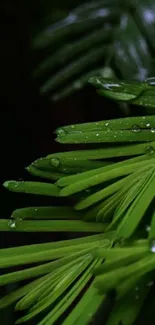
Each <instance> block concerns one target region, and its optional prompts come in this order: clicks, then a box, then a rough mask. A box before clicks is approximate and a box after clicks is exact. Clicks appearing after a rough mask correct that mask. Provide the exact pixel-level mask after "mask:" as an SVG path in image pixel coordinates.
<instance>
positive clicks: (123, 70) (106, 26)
mask: <svg viewBox="0 0 155 325" xmlns="http://www.w3.org/2000/svg"><path fill="white" fill-rule="evenodd" d="M50 13H51V15H50ZM48 14H49V17H50V18H48V20H47V19H46V18H45V17H44V18H42V24H41V27H40V28H37V32H36V33H35V35H34V37H33V38H32V52H33V56H34V61H35V64H34V72H33V78H34V79H35V80H37V82H38V85H39V88H40V93H41V94H42V95H47V96H48V97H49V98H50V99H52V100H59V99H61V98H64V97H66V96H69V95H70V94H72V93H73V92H75V91H77V90H79V89H82V88H83V87H84V86H85V85H86V84H87V80H88V79H89V78H90V77H93V76H94V75H98V76H101V77H106V76H107V77H113V76H116V77H117V78H120V79H125V80H129V81H131V80H133V79H134V80H137V81H143V80H144V79H146V78H148V77H151V76H153V75H154V72H155V65H154V49H155V45H154V33H155V6H154V1H153V0H147V2H146V1H145V0H137V1H132V0H130V1H125V0H111V1H107V0H102V1H90V2H88V3H85V4H82V5H79V6H78V7H76V8H74V9H72V11H70V12H69V13H68V14H66V16H65V17H64V18H63V19H60V20H59V19H58V21H56V22H55V20H53V18H52V17H53V16H52V15H54V13H53V8H50V7H49V8H48Z"/></svg>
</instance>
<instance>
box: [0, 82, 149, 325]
mask: <svg viewBox="0 0 155 325" xmlns="http://www.w3.org/2000/svg"><path fill="white" fill-rule="evenodd" d="M97 80H99V81H100V88H101V89H102V90H101V91H102V92H103V95H107V93H104V92H105V91H106V92H108V93H109V95H108V96H110V97H112V99H116V98H115V94H116V87H115V86H113V84H114V82H115V81H108V85H110V86H109V87H110V89H107V80H104V79H98V78H93V83H95V85H96V81H97ZM97 85H98V83H97ZM150 87H151V89H152V90H151V92H152V94H153V86H152V85H148V83H147V85H146V84H145V83H136V84H133V83H131V84H130V83H122V82H121V83H120V88H119V90H120V91H119V92H117V94H119V99H120V100H125V96H124V94H125V95H126V94H130V96H132V100H131V104H132V103H133V102H134V103H135V101H137V104H138V105H143V102H144V98H145V100H147V101H148V103H149V102H150V101H151V103H152V104H153V95H151V96H152V97H151V98H150V97H149V96H148V89H150ZM133 96H134V100H133ZM141 98H142V99H143V100H141ZM154 106H155V105H154ZM154 129H155V116H154V115H152V116H140V117H128V118H122V119H117V120H108V121H99V122H91V123H85V124H77V125H71V126H64V127H61V128H59V129H58V130H56V135H57V141H58V142H61V143H75V144H76V143H88V149H84V150H77V151H70V152H60V153H54V154H50V155H48V156H47V157H43V158H40V159H38V160H36V161H35V162H33V163H32V164H31V165H30V166H28V168H27V170H28V171H29V172H30V173H31V174H34V175H35V176H38V177H43V176H44V175H45V179H47V180H48V182H24V181H23V182H21V181H6V182H5V183H4V186H5V187H6V188H7V189H8V190H10V191H13V192H23V193H27V194H34V195H45V196H50V197H52V196H54V197H55V196H56V197H57V198H59V200H60V201H61V199H62V197H68V198H69V201H70V205H69V206H66V205H64V206H50V207H47V206H45V207H42V206H40V207H26V208H22V209H17V210H15V211H13V213H12V215H11V218H10V219H8V220H7V219H1V228H0V231H4V232H5V231H9V232H40V231H44V232H70V233H73V232H74V233H75V232H81V233H88V236H83V237H81V238H75V239H70V240H64V241H58V242H49V243H44V244H35V245H28V246H21V247H13V248H4V249H1V250H0V266H1V268H2V269H3V270H4V271H3V274H2V275H1V276H0V285H7V284H10V283H16V282H21V281H25V280H29V281H30V282H29V283H26V284H25V282H22V286H21V287H20V288H17V289H15V290H14V291H12V292H11V293H9V294H7V295H6V296H4V297H2V298H1V299H0V308H4V307H6V306H8V305H9V304H12V303H14V304H16V305H15V309H16V310H19V311H21V310H22V311H23V310H24V311H26V312H25V314H24V316H22V317H21V318H19V319H18V320H17V322H16V323H17V324H18V323H22V322H26V321H28V320H30V319H33V318H34V319H35V316H37V315H40V321H39V323H38V324H39V325H45V324H46V325H52V324H53V325H54V324H55V322H56V321H58V322H60V317H61V316H62V315H64V312H66V311H68V310H69V307H71V306H72V305H73V303H74V304H75V305H74V307H73V308H72V310H71V311H69V313H68V314H65V318H64V320H63V321H61V324H63V325H64V324H65V325H73V324H74V325H75V324H76V325H81V324H83V325H88V324H90V322H91V321H92V319H93V318H94V317H95V315H96V313H97V312H98V310H99V308H101V307H102V305H103V306H104V305H106V300H107V298H108V297H109V296H110V292H111V290H115V292H116V299H115V302H114V306H113V308H112V311H111V314H110V315H109V317H108V320H107V323H106V324H107V325H114V324H115V325H119V324H120V322H122V323H123V325H133V323H134V321H135V320H136V319H137V317H138V314H139V312H140V310H141V308H142V306H143V304H144V301H145V299H146V298H147V297H148V294H149V292H150V290H151V285H150V283H151V284H152V281H154V270H155V255H154V252H155V213H154V209H153V206H154V200H155V190H154V189H155V132H154ZM96 139H97V140H96ZM98 139H99V141H98ZM98 142H99V143H100V144H101V146H100V148H98ZM89 143H93V148H89ZM96 144H97V146H96ZM115 145H116V146H115ZM148 226H149V231H147V228H148ZM21 266H22V268H21ZM13 267H16V269H15V270H12V268H13ZM10 268H11V269H10ZM18 268H19V269H18ZM137 287H138V291H139V290H140V294H138V293H137V291H136V290H135V288H137ZM137 295H138V298H137Z"/></svg>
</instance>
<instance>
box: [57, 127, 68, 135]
mask: <svg viewBox="0 0 155 325" xmlns="http://www.w3.org/2000/svg"><path fill="white" fill-rule="evenodd" d="M56 133H57V135H58V136H63V135H66V131H65V130H64V129H62V128H61V129H58V130H57V131H56Z"/></svg>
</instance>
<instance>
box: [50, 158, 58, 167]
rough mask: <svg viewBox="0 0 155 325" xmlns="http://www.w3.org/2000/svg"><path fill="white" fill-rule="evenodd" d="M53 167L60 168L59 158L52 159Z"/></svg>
mask: <svg viewBox="0 0 155 325" xmlns="http://www.w3.org/2000/svg"><path fill="white" fill-rule="evenodd" d="M51 165H52V166H54V167H59V165H60V159H59V158H52V159H51Z"/></svg>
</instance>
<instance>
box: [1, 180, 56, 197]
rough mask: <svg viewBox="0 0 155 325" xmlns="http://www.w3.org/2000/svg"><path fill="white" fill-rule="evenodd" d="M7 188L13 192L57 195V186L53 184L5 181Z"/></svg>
mask: <svg viewBox="0 0 155 325" xmlns="http://www.w3.org/2000/svg"><path fill="white" fill-rule="evenodd" d="M3 185H4V187H6V188H7V189H8V190H10V191H13V192H21V193H30V194H37V195H47V196H58V195H59V188H58V187H57V186H56V185H55V184H48V183H40V182H17V181H6V182H5V183H4V184H3Z"/></svg>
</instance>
